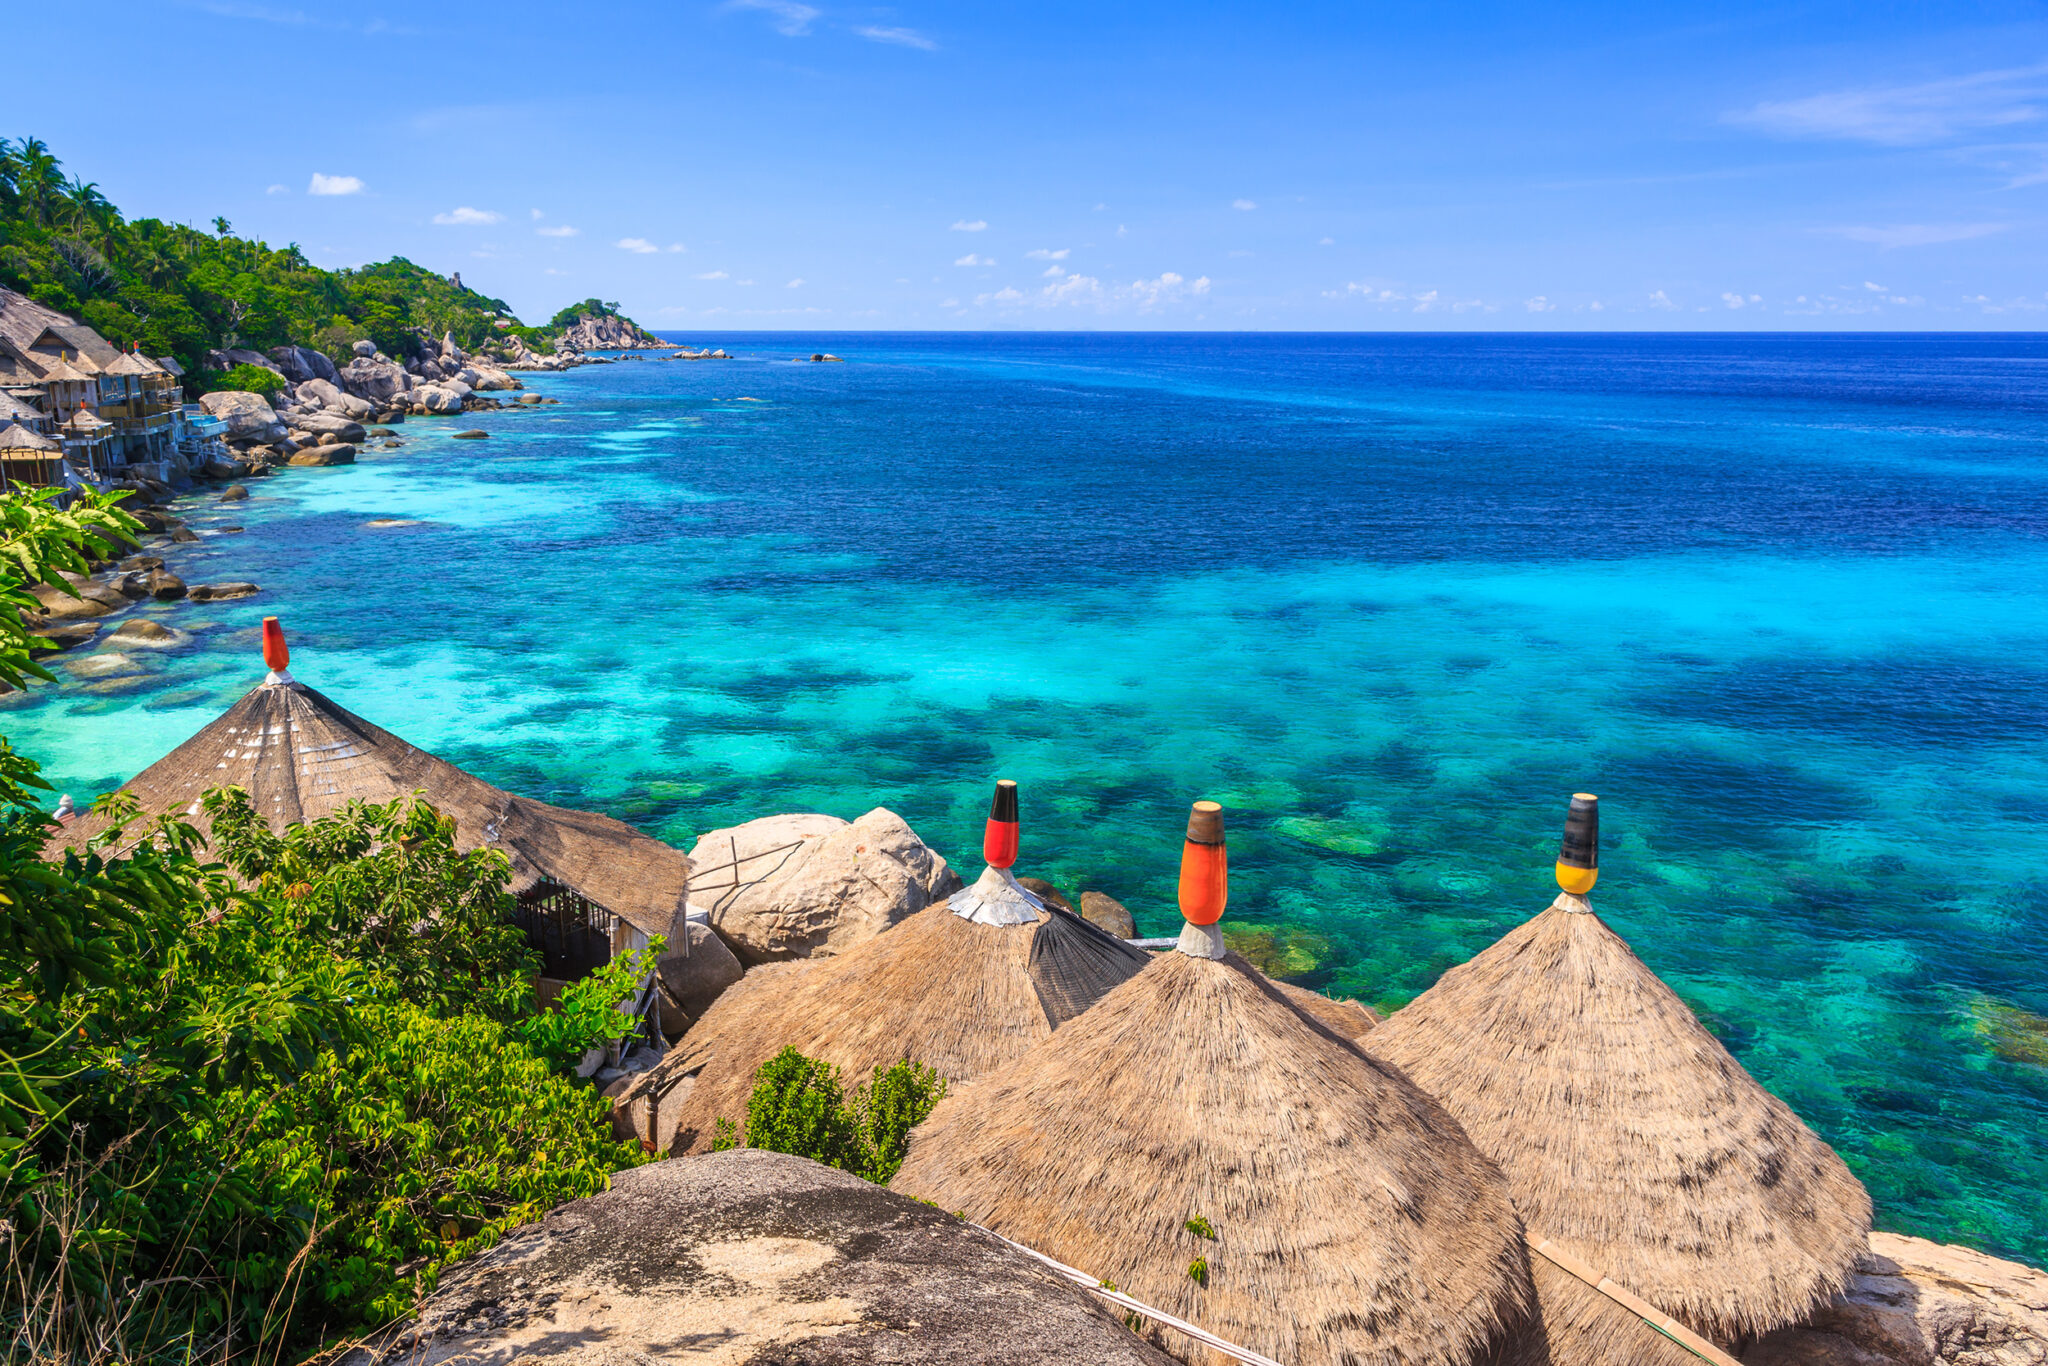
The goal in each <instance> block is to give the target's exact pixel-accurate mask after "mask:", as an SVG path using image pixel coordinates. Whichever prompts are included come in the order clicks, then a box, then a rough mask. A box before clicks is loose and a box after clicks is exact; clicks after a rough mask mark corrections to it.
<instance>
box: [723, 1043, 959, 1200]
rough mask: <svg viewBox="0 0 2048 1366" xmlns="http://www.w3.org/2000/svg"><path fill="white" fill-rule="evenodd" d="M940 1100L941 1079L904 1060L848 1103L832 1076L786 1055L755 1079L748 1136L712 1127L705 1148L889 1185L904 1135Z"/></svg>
mask: <svg viewBox="0 0 2048 1366" xmlns="http://www.w3.org/2000/svg"><path fill="white" fill-rule="evenodd" d="M945 1095H946V1081H945V1078H943V1077H941V1076H940V1075H939V1074H938V1073H937V1072H935V1071H933V1070H932V1069H931V1068H929V1067H921V1066H919V1065H918V1064H916V1063H914V1062H911V1061H910V1060H909V1059H907V1058H906V1059H904V1060H903V1061H900V1062H898V1063H896V1064H895V1065H894V1066H893V1067H889V1068H886V1069H885V1068H880V1067H877V1068H876V1069H875V1072H874V1075H873V1076H872V1077H871V1078H869V1079H868V1080H867V1081H865V1082H862V1083H861V1084H860V1085H859V1086H858V1087H856V1088H855V1089H854V1093H853V1095H851V1096H848V1095H847V1094H846V1090H845V1088H844V1086H842V1085H841V1083H840V1080H839V1069H838V1068H836V1067H834V1066H832V1065H831V1064H830V1063H827V1062H821V1061H819V1060H818V1059H816V1058H807V1057H805V1056H804V1055H803V1054H802V1053H799V1052H797V1050H796V1049H794V1048H785V1049H783V1050H782V1051H781V1052H780V1053H777V1054H776V1055H775V1056H774V1057H772V1058H770V1059H769V1060H768V1061H767V1062H764V1063H762V1064H761V1066H760V1067H759V1068H757V1069H756V1070H755V1072H754V1092H753V1095H751V1096H750V1097H748V1100H747V1124H746V1128H745V1129H744V1130H741V1129H740V1128H739V1126H737V1125H735V1124H734V1123H733V1122H732V1121H731V1120H728V1119H720V1120H718V1121H717V1122H716V1123H715V1124H714V1125H713V1127H712V1132H713V1135H714V1136H713V1138H712V1141H711V1147H712V1151H714V1152H719V1151H724V1150H726V1149H729V1148H738V1147H748V1148H766V1149H768V1150H769V1151H771V1152H778V1153H794V1154H795V1155H796V1156H798V1157H808V1158H810V1159H811V1160H812V1161H813V1162H822V1163H824V1164H825V1165H826V1166H828V1167H837V1168H839V1169H840V1170H841V1171H848V1172H852V1173H853V1174H854V1175H855V1176H859V1177H862V1178H864V1179H866V1180H869V1181H873V1182H875V1183H876V1184H878V1185H887V1184H888V1182H889V1179H890V1178H891V1177H893V1176H895V1175H896V1169H897V1168H898V1167H901V1166H902V1165H903V1154H904V1150H905V1148H906V1147H907V1145H908V1143H909V1135H910V1131H911V1130H912V1129H913V1128H915V1127H916V1126H917V1125H919V1124H921V1123H923V1122H924V1119H925V1117H926V1116H927V1115H929V1114H931V1112H932V1107H933V1106H935V1105H937V1104H938V1103H939V1101H941V1100H942V1099H944V1098H945Z"/></svg>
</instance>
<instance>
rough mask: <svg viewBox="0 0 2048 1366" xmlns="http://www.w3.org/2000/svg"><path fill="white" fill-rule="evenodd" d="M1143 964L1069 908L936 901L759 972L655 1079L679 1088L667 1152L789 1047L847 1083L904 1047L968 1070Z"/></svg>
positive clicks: (1047, 1029) (682, 1148)
mask: <svg viewBox="0 0 2048 1366" xmlns="http://www.w3.org/2000/svg"><path fill="white" fill-rule="evenodd" d="M1145 962H1146V955H1145V954H1144V953H1143V951H1141V950H1138V949H1134V948H1131V947H1130V946H1129V945H1127V944H1124V943H1123V942H1122V941H1121V940H1118V939H1116V938H1114V937H1113V936H1111V935H1108V934H1105V933H1104V932H1103V931H1101V930H1099V929H1097V928H1096V927H1095V926H1093V925H1090V924H1088V923H1087V922H1086V921H1084V920H1081V919H1079V918H1078V917H1076V916H1072V915H1068V914H1067V913H1066V912H1064V911H1060V910H1042V911H1040V912H1038V913H1037V919H1036V921H1035V922H1034V923H1031V924H1024V925H988V924H982V923H978V922H976V921H973V920H969V919H967V918H966V917H964V916H960V915H956V914H955V913H954V912H953V911H952V910H951V909H950V908H949V907H948V905H947V904H946V903H944V902H940V903H938V904H936V905H932V906H928V907H926V908H925V909H924V910H921V911H917V912H915V913H913V914H912V915H910V916H907V917H905V918H904V919H903V920H902V921H899V922H898V923H897V924H896V925H894V926H892V927H891V928H889V929H888V930H886V931H884V932H883V933H881V934H879V935H876V936H875V937H874V938H872V939H869V940H866V941H865V942H863V943H860V944H856V945H855V946H854V947H853V948H851V949H849V950H847V951H846V952H845V953H842V954H837V955H834V956H833V957H831V958H813V959H807V960H805V961H803V962H802V963H789V964H774V963H771V964H765V965H763V966H761V967H758V968H754V969H751V970H750V971H749V972H748V973H747V975H746V976H745V977H744V978H743V979H742V980H741V981H740V982H739V983H738V985H736V986H733V987H731V988H729V989H728V990H727V991H726V992H725V993H724V994H723V995H721V996H720V997H719V998H718V1000H717V1001H715V1002H713V1003H712V1006H711V1008H710V1009H709V1010H707V1011H706V1012H705V1013H704V1017H703V1018H702V1019H700V1020H698V1021H697V1022H696V1023H695V1024H694V1025H692V1026H691V1027H690V1029H689V1032H688V1033H686V1034H685V1035H684V1036H683V1038H682V1041H681V1043H679V1044H678V1045H677V1046H676V1049H675V1051H674V1052H672V1053H671V1054H670V1055H669V1057H667V1058H665V1059H664V1060H663V1061H662V1063H661V1065H660V1068H659V1069H658V1070H659V1071H660V1072H661V1073H662V1075H661V1076H659V1077H656V1078H654V1079H652V1082H651V1084H652V1085H653V1086H654V1088H655V1089H656V1090H657V1091H659V1092H661V1093H665V1094H667V1095H669V1096H670V1097H671V1099H669V1100H665V1101H664V1102H663V1113H664V1116H665V1122H666V1118H667V1117H670V1116H672V1117H673V1122H674V1125H675V1129H674V1137H673V1138H672V1139H671V1140H670V1143H671V1148H670V1150H671V1151H672V1152H674V1153H677V1154H681V1153H684V1152H688V1151H692V1150H702V1149H705V1148H708V1147H709V1146H710V1144H711V1139H712V1133H713V1125H714V1123H715V1122H716V1121H717V1120H720V1119H729V1120H732V1121H733V1122H734V1123H736V1124H737V1123H740V1122H741V1121H743V1120H744V1119H745V1118H746V1113H747V1097H748V1096H749V1095H750V1094H752V1092H753V1088H754V1071H755V1069H756V1068H758V1067H759V1066H760V1065H761V1064H762V1063H764V1062H766V1061H767V1060H768V1059H770V1058H772V1057H774V1056H775V1055H776V1054H777V1053H779V1052H781V1051H782V1050H783V1049H784V1048H789V1047H793V1048H796V1049H797V1050H798V1051H800V1052H802V1053H804V1054H806V1055H808V1056H810V1057H813V1058H822V1059H824V1060H825V1061H826V1062H829V1063H831V1064H833V1065H834V1066H836V1067H838V1068H839V1069H840V1070H841V1071H842V1072H843V1073H844V1074H845V1075H846V1078H847V1080H848V1082H849V1083H851V1082H854V1081H859V1080H865V1079H866V1078H867V1077H868V1075H869V1074H870V1073H871V1072H872V1071H873V1070H874V1069H875V1068H877V1067H888V1066H891V1065H892V1064H894V1063H896V1062H897V1061H899V1060H901V1059H903V1058H909V1059H910V1060H911V1061H913V1062H916V1063H921V1064H923V1065H924V1066H926V1067H930V1068H933V1069H935V1070H936V1071H937V1072H938V1073H939V1075H941V1076H943V1077H945V1078H947V1079H948V1080H949V1081H954V1082H962V1081H971V1080H973V1079H974V1078H976V1077H978V1076H981V1075H982V1074H983V1073H985V1072H988V1071H991V1070H993V1069H994V1068H997V1067H1000V1066H1002V1065H1003V1064H1005V1063H1007V1062H1010V1061H1012V1060H1013V1059H1015V1058H1018V1057H1020V1056H1022V1055H1023V1054H1024V1053H1025V1052H1027V1051H1028V1050H1029V1049H1031V1048H1032V1047H1034V1046H1035V1045H1037V1044H1039V1043H1041V1042H1043V1041H1044V1040H1045V1039H1046V1038H1047V1037H1049V1036H1050V1035H1051V1034H1052V1032H1053V1030H1054V1029H1055V1028H1056V1027H1058V1026H1059V1025H1060V1024H1062V1023H1064V1022H1065V1021H1066V1020H1068V1019H1071V1018H1073V1016H1074V1015H1077V1014H1079V1013H1080V1012H1081V1011H1082V1010H1084V1009H1086V1008H1087V1007H1088V1006H1090V1005H1092V1004H1093V1003H1094V1001H1095V1000H1096V998H1098V997H1099V996H1101V995H1102V993H1103V992H1105V991H1107V990H1108V989H1109V988H1110V987H1112V986H1114V985H1115V984H1116V983H1118V982H1121V981H1122V980H1124V979H1125V978H1127V977H1129V976H1130V975H1131V974H1133V973H1135V972H1137V971H1138V969H1140V968H1142V967H1143V966H1144V965H1145ZM692 1076H694V1080H691V1081H688V1082H687V1083H684V1082H683V1080H682V1079H684V1078H690V1077H692ZM671 1106H673V1107H674V1108H673V1109H671V1108H670V1107H671Z"/></svg>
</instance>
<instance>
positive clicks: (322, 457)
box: [289, 441, 356, 468]
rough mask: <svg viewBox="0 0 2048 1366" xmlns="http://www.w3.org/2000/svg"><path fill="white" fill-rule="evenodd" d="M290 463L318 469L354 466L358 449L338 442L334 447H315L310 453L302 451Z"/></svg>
mask: <svg viewBox="0 0 2048 1366" xmlns="http://www.w3.org/2000/svg"><path fill="white" fill-rule="evenodd" d="M289 463H291V464H294V465H298V466H300V467H301V468H305V467H316V468H317V467H319V466H322V465H353V464H355V463H356V448H355V447H354V446H351V445H349V444H348V443H347V442H345V441H343V442H337V443H335V444H334V445H332V446H315V447H314V448H313V449H312V450H310V451H300V452H299V453H298V454H297V455H295V456H293V457H292V458H291V460H290V462H289Z"/></svg>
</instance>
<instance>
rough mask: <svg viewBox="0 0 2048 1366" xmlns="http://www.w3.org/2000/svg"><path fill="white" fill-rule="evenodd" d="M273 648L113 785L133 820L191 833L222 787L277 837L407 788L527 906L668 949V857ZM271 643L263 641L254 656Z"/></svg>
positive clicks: (680, 883) (673, 883) (672, 934)
mask: <svg viewBox="0 0 2048 1366" xmlns="http://www.w3.org/2000/svg"><path fill="white" fill-rule="evenodd" d="M272 620H273V621H274V620H275V619H274V618H273V619H272ZM265 626H266V632H267V633H268V632H270V631H271V630H272V629H273V628H272V626H271V623H270V622H266V623H265ZM274 645H275V650H276V653H275V654H272V655H270V662H272V663H273V665H275V666H277V667H275V668H274V669H273V672H272V673H271V674H270V675H269V677H267V678H266V679H265V680H264V681H263V683H261V684H260V685H258V686H257V687H256V688H254V689H253V690H251V691H250V692H249V693H247V694H246V695H244V696H243V698H242V699H241V700H240V701H239V702H237V703H235V705H234V706H232V707H230V708H228V710H227V711H226V712H224V713H222V714H221V715H220V716H219V717H218V718H217V719H215V720H214V721H213V722H212V723H210V724H209V725H207V726H206V727H205V728H204V729H203V730H201V731H200V732H199V733H198V734H197V735H194V736H193V737H192V738H191V739H190V740H187V741H186V742H185V743H184V744H182V745H180V746H178V747H177V748H176V749H174V750H172V751H171V752H170V753H169V754H167V755H165V756H164V757H163V758H162V759H159V760H158V761H157V762H155V763H154V764H151V765H150V766H149V767H148V768H146V769H144V770H143V771H142V772H141V773H139V774H137V775H136V776H135V778H134V779H132V780H131V781H130V782H129V783H128V784H127V785H126V787H125V788H124V789H123V790H124V791H127V792H131V793H133V794H134V795H135V797H136V798H137V799H138V800H139V801H140V802H141V804H142V810H143V811H144V812H145V813H146V814H150V815H156V814H161V813H164V812H169V811H187V812H190V813H192V814H190V815H189V816H188V817H187V819H190V820H192V821H193V823H194V824H196V825H198V826H199V827H200V828H201V829H202V830H203V829H205V827H206V820H205V817H204V815H203V814H201V813H199V812H198V811H197V803H198V799H199V798H200V796H202V795H203V794H204V793H206V792H208V791H209V790H211V789H213V788H216V787H222V786H226V785H229V784H233V785H236V786H240V787H243V788H246V789H247V790H248V793H249V797H250V800H251V802H252V804H253V805H254V806H255V808H256V810H257V811H258V812H259V813H261V814H262V815H263V816H264V817H265V818H266V819H267V820H268V821H269V823H270V826H271V828H272V829H274V830H282V829H283V828H284V827H285V826H287V825H291V824H293V823H296V822H301V821H307V820H313V819H316V818H318V817H321V816H327V815H332V814H333V813H335V812H337V811H339V810H340V809H341V808H342V807H343V806H345V805H347V804H348V803H349V802H351V801H365V802H389V801H392V800H394V799H395V798H398V797H402V796H405V795H406V794H408V793H411V792H414V791H419V792H422V793H424V794H425V796H426V799H427V800H428V801H430V802H432V803H433V804H434V805H435V806H436V807H437V808H439V809H440V811H441V812H442V814H443V815H446V816H449V817H452V818H453V819H454V821H455V831H456V835H455V839H456V844H457V845H458V847H460V848H462V849H465V850H467V849H475V848H478V847H479V846H488V847H490V848H494V849H502V850H503V851H504V852H505V853H506V854H507V855H508V856H509V857H510V859H511V861H512V883H511V890H512V892H513V893H514V894H515V895H519V896H521V897H522V900H523V901H525V902H527V903H528V909H532V908H533V907H535V906H538V905H546V906H548V907H549V909H552V910H560V909H561V908H560V906H559V905H556V904H554V903H559V902H561V901H563V900H565V899H570V898H574V899H577V900H579V901H581V902H586V903H590V904H589V905H587V906H579V907H578V908H577V909H578V911H579V912H580V913H581V914H583V915H584V917H585V923H586V925H589V923H590V921H591V920H592V918H595V921H596V923H595V925H594V927H593V928H595V929H596V930H597V931H598V932H600V933H604V932H607V931H611V930H613V929H615V928H616V927H615V926H613V925H612V924H610V923H609V922H610V921H611V920H612V918H614V917H615V918H616V919H617V920H620V921H624V922H625V924H626V925H627V926H630V927H631V929H632V930H633V931H638V932H639V935H640V936H642V937H645V936H649V935H657V934H659V935H666V936H668V939H669V946H670V948H671V950H672V951H673V950H675V949H677V948H678V947H679V946H680V945H681V943H682V942H683V936H682V933H681V932H682V930H683V928H684V925H683V917H684V914H685V909H686V906H687V903H688V897H689V880H690V866H689V860H688V859H686V858H684V857H683V853H682V851H681V850H679V849H675V848H672V847H670V846H669V845H666V844H663V843H662V842H661V841H659V840H657V839H653V838H651V837H649V836H647V835H643V834H641V833H640V832H639V831H637V830H635V829H633V828H632V827H631V826H629V825H626V824H624V823H623V822H620V821H615V820H613V819H612V818H611V817H609V816H600V815H596V814H593V813H591V812H588V811H569V810H565V809H563V808H562V807H559V806H549V805H548V804H547V803H545V802H537V801H533V800H531V799H530V798H527V797H520V796H516V795H514V794H513V793H510V792H506V791H503V790H501V789H499V788H496V787H493V786H491V785H490V784H489V783H487V782H485V781H483V780H482V779H481V778H477V777H474V776H472V775H470V774H468V773H465V772H463V771H462V770H461V769H459V768H457V767H455V766H454V765H453V764H450V763H446V762H444V761H443V760H440V759H437V758H435V757H434V756H433V755H431V754H429V753H427V752H426V751H425V750H423V749H419V748H416V747H414V746H413V745H410V744H408V743H406V742H405V741H404V740H402V739H400V738H399V737H397V736H396V735H393V734H392V733H391V732H390V731H387V730H384V729H382V728H381V727H378V726H375V725H372V724H371V723H370V722H368V721H365V720H364V719H363V718H362V717H360V716H357V715H355V714H354V713H353V712H351V711H349V710H347V709H346V708H344V707H343V706H341V705H340V704H339V703H337V702H336V701H334V699H332V698H330V697H328V696H326V695H325V694H324V693H320V692H316V691H315V690H314V689H312V688H309V687H307V686H306V685H304V684H303V683H300V682H298V681H296V680H295V679H293V678H292V676H291V675H290V674H289V673H286V672H284V669H283V667H282V666H283V664H284V663H285V657H284V656H283V654H282V650H283V636H282V634H281V633H276V634H275V637H274ZM271 646H272V641H269V640H267V641H266V650H267V652H268V651H269V649H270V648H271ZM105 825H106V822H105V821H104V820H103V819H101V818H99V817H94V816H89V815H82V816H80V817H79V818H78V819H77V820H74V821H72V822H71V823H70V824H68V825H66V826H65V827H64V830H63V833H62V834H61V835H60V836H58V838H57V840H56V845H57V846H58V847H64V846H71V847H76V846H79V845H81V844H82V843H83V842H84V841H85V840H87V839H89V838H91V837H92V836H93V835H94V834H96V833H98V832H99V831H100V830H102V829H104V828H105ZM600 912H603V913H608V914H605V915H599V914H598V913H600ZM631 938H632V936H631V935H629V934H625V933H623V932H621V933H619V934H617V935H616V936H615V937H614V938H613V941H612V942H613V944H614V945H615V946H618V947H623V946H625V945H626V943H628V942H630V940H631Z"/></svg>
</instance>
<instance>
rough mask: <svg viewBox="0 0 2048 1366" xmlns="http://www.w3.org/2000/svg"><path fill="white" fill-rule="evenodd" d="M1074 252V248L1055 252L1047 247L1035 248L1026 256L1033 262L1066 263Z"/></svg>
mask: <svg viewBox="0 0 2048 1366" xmlns="http://www.w3.org/2000/svg"><path fill="white" fill-rule="evenodd" d="M1072 251H1073V248H1072V247H1061V248H1060V249H1059V250H1058V251H1053V250H1051V249H1050V248H1047V247H1033V248H1032V249H1031V250H1030V251H1027V252H1025V253H1024V255H1025V258H1026V259H1028V260H1032V261H1064V260H1066V259H1067V257H1068V255H1069V254H1070V253H1072Z"/></svg>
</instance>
